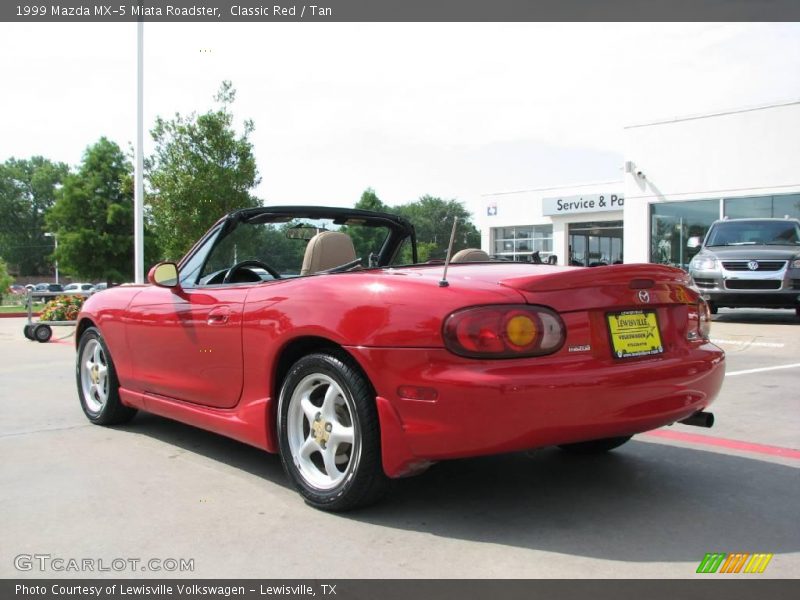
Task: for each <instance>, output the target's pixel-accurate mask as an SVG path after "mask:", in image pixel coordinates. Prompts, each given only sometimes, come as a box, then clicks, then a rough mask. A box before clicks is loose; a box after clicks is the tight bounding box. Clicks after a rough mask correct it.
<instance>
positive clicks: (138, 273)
mask: <svg viewBox="0 0 800 600" xmlns="http://www.w3.org/2000/svg"><path fill="white" fill-rule="evenodd" d="M140 6H141V4H140ZM136 27H137V29H136V171H135V173H134V193H133V256H134V258H133V277H134V282H135V283H144V154H143V153H144V133H143V132H144V22H143V21H142V20H141V19H139V22H138V23H137V26H136Z"/></svg>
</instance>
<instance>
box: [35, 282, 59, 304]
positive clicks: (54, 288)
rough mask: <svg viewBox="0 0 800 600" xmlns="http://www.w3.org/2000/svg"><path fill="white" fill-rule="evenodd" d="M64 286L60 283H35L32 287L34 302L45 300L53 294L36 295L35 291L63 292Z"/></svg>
mask: <svg viewBox="0 0 800 600" xmlns="http://www.w3.org/2000/svg"><path fill="white" fill-rule="evenodd" d="M63 291H64V286H62V285H61V284H60V283H37V284H36V287H34V288H33V294H32V295H33V300H34V301H36V302H42V301H47V300H50V299H51V298H53V297H54V296H37V295H36V292H51V293H52V292H63Z"/></svg>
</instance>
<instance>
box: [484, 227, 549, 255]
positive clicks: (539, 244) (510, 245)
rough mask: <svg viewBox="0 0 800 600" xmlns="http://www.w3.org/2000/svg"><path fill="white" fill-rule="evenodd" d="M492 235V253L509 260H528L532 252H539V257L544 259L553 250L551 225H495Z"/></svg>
mask: <svg viewBox="0 0 800 600" xmlns="http://www.w3.org/2000/svg"><path fill="white" fill-rule="evenodd" d="M492 237H493V238H494V246H493V249H494V252H493V254H494V255H495V256H498V257H502V258H507V259H509V260H516V261H523V262H524V261H529V260H531V256H532V255H533V253H534V252H539V256H540V257H541V259H542V260H546V259H547V257H548V256H549V255H550V254H552V252H553V226H552V225H523V226H520V227H495V228H493V229H492Z"/></svg>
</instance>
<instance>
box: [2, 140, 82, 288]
mask: <svg viewBox="0 0 800 600" xmlns="http://www.w3.org/2000/svg"><path fill="white" fill-rule="evenodd" d="M68 172H69V169H68V167H67V165H65V164H64V163H54V162H51V161H49V160H47V159H46V158H43V157H41V156H34V157H32V158H30V159H27V160H18V159H14V158H10V159H8V160H7V161H6V162H5V163H3V164H0V214H2V215H3V218H2V219H0V255H2V257H3V258H5V259H6V261H8V263H9V265H10V266H11V268H12V269H13V271H14V272H15V273H18V274H19V275H43V274H45V273H49V272H50V269H51V267H52V264H53V263H52V260H51V257H50V254H51V253H52V251H53V242H52V240H51V239H48V238H46V237H45V235H44V234H45V229H44V225H45V220H44V219H45V213H46V212H47V211H48V210H49V209H50V207H52V206H53V204H54V202H55V197H56V190H57V189H58V187H59V186H60V185H61V183H62V181H63V180H64V177H66V176H67V173H68Z"/></svg>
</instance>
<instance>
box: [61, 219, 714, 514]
mask: <svg viewBox="0 0 800 600" xmlns="http://www.w3.org/2000/svg"><path fill="white" fill-rule="evenodd" d="M451 244H452V240H451ZM451 247H452V246H451ZM448 259H449V260H445V261H441V260H438V261H430V262H425V263H420V262H419V261H418V260H417V244H416V238H415V233H414V228H413V226H412V225H411V224H410V223H409V222H408V221H406V220H405V219H403V218H400V217H398V216H395V215H391V214H384V213H377V212H369V211H363V210H356V209H342V208H320V207H275V208H264V207H261V208H250V209H244V210H239V211H236V212H233V213H231V214H229V215H227V216H226V217H224V218H222V219H221V220H220V221H219V222H217V223H216V224H215V225H214V226H213V227H212V228H211V229H210V230H209V231H208V233H207V234H206V235H205V236H204V237H203V238H202V239H200V241H199V242H198V243H197V244H195V246H194V247H193V248H192V249H191V250H190V251H189V253H188V254H187V255H186V256H185V257H184V258H183V260H181V261H180V262H179V263H178V264H175V263H169V262H165V263H160V264H158V265H156V266H154V267H153V268H152V269H151V270H150V272H149V274H148V284H145V285H123V286H119V287H115V288H112V289H108V290H107V291H105V292H103V293H102V294H96V295H94V296H92V297H91V298H89V299H88V300H87V301H86V303H85V304H84V307H83V310H82V312H81V314H80V315H79V318H78V326H77V335H76V340H77V384H78V392H79V396H80V402H81V405H82V407H83V410H84V412H85V413H86V416H87V417H88V418H89V420H90V421H92V422H93V423H97V424H99V425H112V424H119V423H122V422H125V421H128V420H130V419H131V418H132V417H133V415H134V414H135V413H136V411H137V410H143V411H147V412H150V413H155V414H157V415H162V416H164V417H168V418H171V419H175V420H178V421H182V422H184V423H188V424H191V425H195V426H197V427H201V428H204V429H207V430H210V431H213V432H216V433H218V434H222V435H226V436H229V437H232V438H235V439H237V440H240V441H242V442H245V443H248V444H252V445H253V446H257V447H259V448H263V449H264V450H266V451H268V452H278V453H280V456H281V459H282V462H283V465H284V467H285V470H286V472H287V474H288V476H289V478H290V479H291V481H292V482H293V483H294V485H295V486H296V487H297V489H298V490H299V492H300V494H302V496H303V497H304V499H305V500H306V501H307V502H308V503H309V504H311V505H313V506H315V507H318V508H322V509H326V510H346V509H351V508H355V507H358V506H363V505H366V504H368V503H370V502H374V501H375V500H376V499H378V498H379V497H380V496H381V494H382V493H383V492H384V491H385V489H386V487H387V484H388V483H389V481H390V480H391V479H394V478H398V477H403V476H407V475H412V474H415V473H418V472H420V471H422V470H424V469H425V468H427V467H428V466H429V465H431V464H432V463H435V462H437V461H441V460H445V459H450V458H458V457H467V456H478V455H485V454H493V453H503V452H512V451H518V450H524V449H531V448H538V447H543V446H551V445H556V446H560V447H562V448H564V449H566V450H571V451H577V452H602V451H607V450H610V449H612V448H615V447H617V446H620V445H621V444H623V443H625V442H626V441H628V440H629V439H630V438H631V436H633V435H634V434H636V433H640V432H644V431H648V430H651V429H655V428H658V427H661V426H664V425H667V424H672V423H675V422H684V423H687V424H695V425H705V426H709V425H710V424H711V422H712V420H713V418H712V415H711V414H710V413H707V412H704V409H705V408H706V407H707V406H708V405H709V404H710V403H711V402H712V400H713V399H714V397H715V396H716V394H717V393H718V391H719V389H720V386H721V385H722V379H723V376H724V370H725V367H724V353H723V352H722V351H721V350H720V349H719V348H717V347H716V346H714V345H713V344H711V343H710V342H709V339H708V333H709V326H710V315H709V310H708V307H707V305H706V303H705V302H704V301H703V299H702V298H701V297H700V295H699V293H698V291H697V290H696V289H695V288H694V287H693V286H692V285H691V283H690V280H689V278H688V275H686V273H684V272H683V271H681V270H678V269H675V268H671V267H666V266H660V265H652V264H636V265H633V264H632V265H612V266H603V267H596V268H591V269H589V268H575V267H558V266H551V265H541V264H530V263H513V262H497V261H492V260H490V259H489V256H488V255H487V254H486V253H484V252H482V251H480V250H478V249H463V250H460V251H459V252H457V253H455V254H453V255H452V256H449V253H448Z"/></svg>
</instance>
